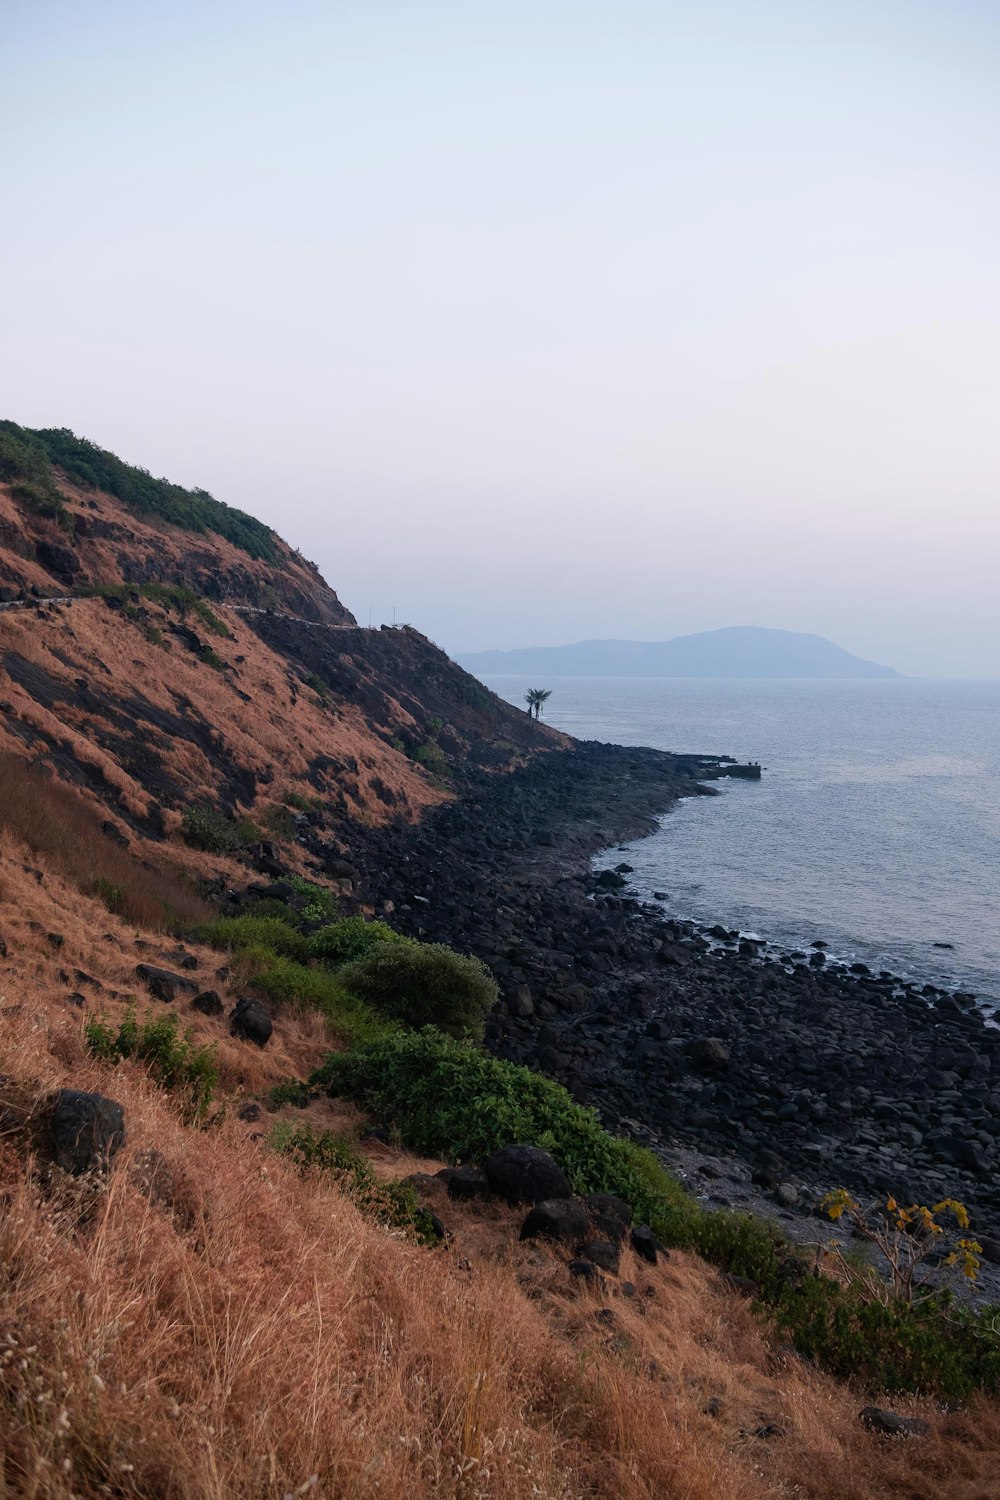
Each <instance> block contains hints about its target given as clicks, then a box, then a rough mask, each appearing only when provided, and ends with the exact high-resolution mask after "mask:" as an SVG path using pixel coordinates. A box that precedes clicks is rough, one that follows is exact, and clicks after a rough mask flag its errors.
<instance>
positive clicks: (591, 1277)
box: [569, 1256, 601, 1282]
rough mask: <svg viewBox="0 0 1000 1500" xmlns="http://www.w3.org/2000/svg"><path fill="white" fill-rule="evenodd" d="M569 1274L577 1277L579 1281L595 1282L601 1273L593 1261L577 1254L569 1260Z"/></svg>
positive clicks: (598, 1279)
mask: <svg viewBox="0 0 1000 1500" xmlns="http://www.w3.org/2000/svg"><path fill="white" fill-rule="evenodd" d="M569 1274H570V1275H571V1276H577V1277H579V1279H580V1280H581V1281H591V1282H596V1281H600V1279H601V1273H600V1271H598V1269H597V1267H596V1266H595V1265H594V1263H593V1262H592V1261H589V1260H584V1259H583V1257H582V1256H577V1257H576V1258H575V1259H574V1260H571V1261H570V1262H569Z"/></svg>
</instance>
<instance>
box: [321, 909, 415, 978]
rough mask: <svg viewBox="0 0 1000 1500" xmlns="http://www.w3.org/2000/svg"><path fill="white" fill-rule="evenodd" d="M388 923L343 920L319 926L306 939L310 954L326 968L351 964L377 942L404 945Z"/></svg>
mask: <svg viewBox="0 0 1000 1500" xmlns="http://www.w3.org/2000/svg"><path fill="white" fill-rule="evenodd" d="M408 941H409V940H408V939H407V938H404V937H403V936H402V935H401V934H400V933H398V932H396V931H395V929H394V928H392V927H390V926H389V924H388V922H378V921H375V922H366V921H365V919H364V917H344V918H343V919H342V920H341V921H339V922H330V923H328V924H327V925H326V926H325V927H321V928H320V929H319V931H318V932H316V933H314V934H313V936H312V937H311V938H310V940H309V952H310V955H311V956H312V957H313V958H315V959H316V960H317V961H318V962H319V963H321V964H324V965H325V966H326V967H327V968H330V969H336V968H339V967H340V966H341V965H342V964H349V963H354V961H355V960H356V959H359V958H364V957H365V956H366V954H368V953H370V952H371V950H372V949H373V948H375V947H377V946H378V945H379V943H406V942H408Z"/></svg>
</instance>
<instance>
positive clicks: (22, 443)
mask: <svg viewBox="0 0 1000 1500" xmlns="http://www.w3.org/2000/svg"><path fill="white" fill-rule="evenodd" d="M31 438H32V434H31V433H30V432H27V431H26V430H25V429H24V428H22V427H18V426H17V424H16V423H15V422H0V482H2V483H4V484H9V485H10V487H11V493H12V494H13V496H14V498H15V500H19V501H20V502H21V503H22V505H26V506H27V507H28V509H29V510H33V511H34V512H35V514H36V515H39V516H51V517H52V518H53V519H54V520H56V521H58V522H59V524H60V526H62V528H63V530H64V531H68V532H72V529H73V527H72V520H71V517H70V514H69V511H68V510H67V509H66V502H65V497H64V496H63V495H62V493H61V492H60V490H59V486H58V484H57V483H56V480H55V475H54V474H53V472H52V465H51V463H50V462H49V460H48V457H47V455H46V453H45V450H44V448H42V447H41V446H40V445H39V444H38V443H35V442H33V441H31Z"/></svg>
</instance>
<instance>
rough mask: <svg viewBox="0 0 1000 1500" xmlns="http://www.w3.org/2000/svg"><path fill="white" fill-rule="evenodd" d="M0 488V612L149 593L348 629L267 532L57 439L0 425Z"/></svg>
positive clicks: (344, 615) (349, 618)
mask: <svg viewBox="0 0 1000 1500" xmlns="http://www.w3.org/2000/svg"><path fill="white" fill-rule="evenodd" d="M0 481H2V483H0V600H2V599H8V600H12V599H18V598H23V597H31V596H33V595H35V596H37V595H41V596H45V597H49V596H52V595H61V594H67V593H72V592H75V591H78V590H80V589H81V588H86V587H88V586H93V585H95V584H109V583H121V582H125V583H137V584H149V583H154V584H155V583H159V584H172V585H181V586H184V587H187V588H189V589H191V590H192V591H193V592H194V593H195V594H197V595H199V596H200V597H201V598H205V599H210V600H213V601H217V602H219V603H222V602H224V601H225V602H229V603H235V604H245V605H252V606H255V607H257V608H261V609H265V608H275V609H283V610H287V611H290V612H291V613H292V614H297V615H301V616H302V617H303V618H305V619H308V620H317V621H322V622H324V623H326V624H328V625H353V624H354V623H355V622H354V616H353V615H352V614H351V613H350V611H349V610H347V609H345V608H344V606H343V605H342V604H341V603H340V601H339V599H338V598H337V596H336V594H335V593H334V591H333V590H332V589H331V588H330V587H329V586H328V585H327V584H326V583H325V582H324V580H323V579H322V578H321V577H320V574H319V572H318V571H317V569H316V568H315V566H314V565H313V564H312V563H310V562H307V561H306V560H305V558H303V557H302V556H300V554H298V553H297V552H294V551H293V550H292V549H291V548H290V547H289V546H288V544H287V543H286V542H284V541H282V540H281V538H280V537H279V536H277V535H276V534H275V533H274V532H273V531H272V530H271V529H270V527H268V526H265V525H264V524H263V523H262V522H260V521H258V520H257V519H256V518H255V517H253V516H249V515H247V514H246V513H245V512H243V511H240V510H236V509H235V508H233V507H232V506H228V505H224V504H223V503H222V502H221V501H218V500H214V499H213V498H212V496H211V495H208V494H206V492H205V491H203V490H184V489H182V488H181V487H180V486H179V485H174V484H171V483H170V482H169V481H168V480H163V479H153V478H151V476H150V475H149V474H147V473H145V471H144V470H141V469H136V468H134V467H133V466H132V465H129V464H124V463H122V461H121V460H120V459H118V458H116V457H115V455H114V454H112V453H108V452H106V451H105V450H104V449H102V448H98V447H97V446H96V445H95V444H92V443H88V442H86V441H84V440H82V439H79V438H75V437H74V436H73V434H72V433H70V432H67V431H66V430H65V429H50V430H43V431H40V432H34V431H31V430H30V429H27V428H22V427H17V426H16V425H15V424H14V423H12V422H3V423H0Z"/></svg>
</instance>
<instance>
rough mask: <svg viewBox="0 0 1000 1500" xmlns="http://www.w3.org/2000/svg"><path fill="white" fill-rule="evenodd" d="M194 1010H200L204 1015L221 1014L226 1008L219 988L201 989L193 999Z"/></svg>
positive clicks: (192, 1006) (192, 1007)
mask: <svg viewBox="0 0 1000 1500" xmlns="http://www.w3.org/2000/svg"><path fill="white" fill-rule="evenodd" d="M191 1009H192V1010H200V1011H201V1013H202V1015H203V1016H221V1015H222V1013H223V1011H224V1010H225V1006H224V1005H223V1003H222V996H221V995H220V994H219V992H218V990H201V991H200V992H199V993H198V994H197V995H195V997H194V999H193V1000H192V1001H191Z"/></svg>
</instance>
